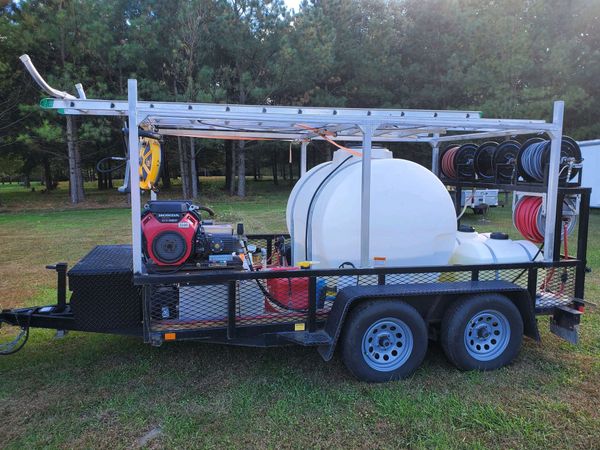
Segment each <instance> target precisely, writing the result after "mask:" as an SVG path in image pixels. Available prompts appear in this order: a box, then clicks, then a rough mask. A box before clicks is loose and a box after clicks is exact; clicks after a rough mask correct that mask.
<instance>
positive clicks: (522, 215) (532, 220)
mask: <svg viewBox="0 0 600 450" xmlns="http://www.w3.org/2000/svg"><path fill="white" fill-rule="evenodd" d="M541 208H542V198H541V197H530V196H525V197H523V198H522V199H521V200H519V201H518V203H517V205H516V207H515V213H514V222H515V227H516V228H517V230H519V233H521V235H522V236H523V237H524V238H525V239H527V240H528V241H531V242H534V243H536V244H541V243H542V242H544V235H543V233H541V232H540V229H539V227H538V217H539V215H540V214H541Z"/></svg>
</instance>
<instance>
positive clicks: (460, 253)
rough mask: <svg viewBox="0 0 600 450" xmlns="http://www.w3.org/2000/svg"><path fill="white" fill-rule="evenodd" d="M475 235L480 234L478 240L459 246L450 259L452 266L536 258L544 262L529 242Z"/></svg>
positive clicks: (499, 234) (494, 235)
mask: <svg viewBox="0 0 600 450" xmlns="http://www.w3.org/2000/svg"><path fill="white" fill-rule="evenodd" d="M475 234H478V236H477V237H476V238H472V239H469V240H465V241H463V242H461V243H460V244H459V245H458V247H457V248H456V250H455V251H454V253H453V254H452V258H450V263H451V264H463V265H468V264H507V263H519V262H528V261H533V260H534V258H535V260H536V261H541V260H543V255H542V252H539V249H538V247H537V246H536V245H535V244H533V243H531V242H529V241H513V240H511V239H509V238H508V235H507V234H504V233H491V234H490V235H489V237H487V236H486V235H484V234H479V233H475ZM482 237H483V239H482ZM536 255H537V256H536Z"/></svg>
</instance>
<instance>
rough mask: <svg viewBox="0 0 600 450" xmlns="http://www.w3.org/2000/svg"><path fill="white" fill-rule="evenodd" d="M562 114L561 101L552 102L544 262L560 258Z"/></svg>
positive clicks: (563, 111) (562, 106)
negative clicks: (558, 217) (557, 245)
mask: <svg viewBox="0 0 600 450" xmlns="http://www.w3.org/2000/svg"><path fill="white" fill-rule="evenodd" d="M564 113H565V103H564V102H563V101H556V102H554V113H553V115H552V124H553V125H554V126H555V128H554V130H552V131H551V132H550V133H549V134H550V138H551V143H550V164H549V166H548V190H547V191H546V192H547V194H546V229H545V236H544V260H546V261H553V260H554V259H555V256H556V258H557V259H558V258H560V255H554V239H555V238H556V239H560V235H559V237H556V233H555V229H556V215H557V204H556V202H557V197H558V181H559V180H558V174H559V171H560V147H561V142H562V128H563V117H564ZM561 207H562V205H561Z"/></svg>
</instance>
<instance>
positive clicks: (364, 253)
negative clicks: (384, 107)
mask: <svg viewBox="0 0 600 450" xmlns="http://www.w3.org/2000/svg"><path fill="white" fill-rule="evenodd" d="M376 128H377V127H375V126H373V125H367V126H365V127H361V130H362V132H363V142H362V151H363V157H362V180H361V198H360V266H361V267H362V268H366V267H369V265H370V254H369V238H370V235H371V230H370V227H371V144H372V138H373V133H374V131H375V130H376Z"/></svg>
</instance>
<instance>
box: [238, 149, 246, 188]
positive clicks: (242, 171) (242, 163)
mask: <svg viewBox="0 0 600 450" xmlns="http://www.w3.org/2000/svg"><path fill="white" fill-rule="evenodd" d="M237 195H238V197H245V196H246V142H245V141H239V145H238V187H237Z"/></svg>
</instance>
